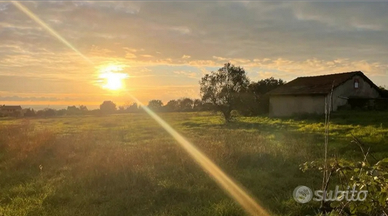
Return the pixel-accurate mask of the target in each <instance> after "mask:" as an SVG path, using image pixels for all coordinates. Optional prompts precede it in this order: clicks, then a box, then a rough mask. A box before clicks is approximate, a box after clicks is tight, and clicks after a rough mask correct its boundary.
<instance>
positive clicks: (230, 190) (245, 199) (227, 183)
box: [12, 1, 269, 216]
mask: <svg viewBox="0 0 388 216" xmlns="http://www.w3.org/2000/svg"><path fill="white" fill-rule="evenodd" d="M12 3H13V4H14V5H15V6H16V7H17V8H19V9H20V10H21V11H22V12H24V13H25V14H26V15H27V16H29V17H30V18H31V19H33V20H34V21H35V22H37V23H38V24H39V25H40V26H42V27H43V28H44V29H46V30H47V31H48V32H49V33H50V34H51V35H53V36H54V37H56V38H57V39H58V40H59V41H61V42H62V43H64V44H65V45H66V46H67V47H69V48H71V49H72V50H73V51H74V52H76V53H77V54H78V55H80V56H81V57H82V58H83V59H85V60H86V61H87V62H88V63H90V64H92V65H93V62H92V61H91V60H90V59H89V58H87V57H86V56H85V55H83V54H82V53H81V52H80V51H78V50H77V49H76V48H75V47H74V46H73V45H71V44H70V43H69V42H67V40H65V39H64V38H63V37H62V36H60V35H59V34H58V33H57V32H56V31H54V30H53V29H51V28H50V27H49V26H48V25H47V24H46V23H44V22H43V21H42V20H41V19H40V18H39V17H37V16H36V15H35V14H33V13H32V12H31V11H30V10H28V8H26V7H25V6H23V5H22V4H21V3H19V2H15V1H12ZM115 82H116V81H115ZM128 94H129V92H128ZM129 96H130V97H131V98H132V99H133V100H135V101H136V102H137V103H138V104H140V105H141V104H142V103H141V102H140V101H139V100H138V99H137V98H135V97H134V96H132V95H131V94H129ZM141 107H142V108H143V109H144V110H145V112H146V113H147V114H148V115H150V116H151V117H152V118H153V119H154V120H155V121H156V122H157V123H158V124H159V125H160V126H161V127H163V129H165V130H166V131H167V132H168V133H169V134H170V135H171V136H172V137H173V138H174V139H175V140H176V141H177V142H178V143H179V145H180V146H181V147H182V148H183V149H185V150H186V151H187V153H188V154H189V155H190V156H191V157H192V158H193V159H194V160H195V161H196V162H197V163H198V164H199V165H200V166H201V167H202V169H203V170H205V171H207V172H208V174H209V175H210V176H211V177H212V178H213V179H214V181H215V182H216V183H217V184H218V185H219V186H220V187H221V188H222V189H223V190H224V191H225V192H226V193H227V194H228V195H229V196H230V197H231V198H233V199H234V200H235V201H236V202H237V203H239V204H240V205H241V206H242V207H243V209H244V210H245V211H246V212H247V213H249V214H250V215H255V216H256V215H263V216H267V215H269V214H268V213H267V212H266V211H265V210H264V209H263V208H262V207H261V206H260V205H259V204H257V202H256V201H255V200H254V199H253V198H252V197H251V196H250V195H249V194H248V193H247V192H246V191H244V189H242V187H241V186H239V185H238V184H237V183H235V182H234V181H233V180H232V179H231V178H230V177H229V176H227V175H226V174H225V173H224V172H223V171H222V170H221V169H220V168H219V167H218V166H217V165H216V164H214V163H213V162H212V161H211V160H210V159H209V158H208V157H206V155H204V154H203V153H202V152H201V151H200V150H198V149H197V148H196V147H195V146H194V145H193V144H191V143H190V142H189V141H187V140H186V139H185V138H184V137H183V136H182V135H180V134H179V133H178V132H177V131H175V130H174V129H173V128H172V127H171V126H170V125H169V124H167V123H166V122H165V121H164V120H163V119H162V118H160V117H159V116H158V115H157V114H156V113H154V112H152V111H151V110H150V109H148V108H147V107H146V106H143V105H142V106H141Z"/></svg>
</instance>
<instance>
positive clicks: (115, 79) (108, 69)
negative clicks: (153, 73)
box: [99, 65, 129, 91]
mask: <svg viewBox="0 0 388 216" xmlns="http://www.w3.org/2000/svg"><path fill="white" fill-rule="evenodd" d="M122 70H123V67H122V66H119V65H108V66H105V67H102V68H101V69H100V75H99V78H100V79H101V82H102V85H101V86H102V87H103V88H105V89H109V90H113V91H116V90H122V89H124V88H125V84H124V80H125V79H127V78H129V76H128V74H125V73H120V71H122Z"/></svg>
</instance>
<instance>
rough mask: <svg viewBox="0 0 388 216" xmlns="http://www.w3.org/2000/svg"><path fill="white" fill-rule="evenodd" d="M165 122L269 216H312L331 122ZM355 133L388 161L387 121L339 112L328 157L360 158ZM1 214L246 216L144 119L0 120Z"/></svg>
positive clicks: (200, 118) (188, 117)
mask: <svg viewBox="0 0 388 216" xmlns="http://www.w3.org/2000/svg"><path fill="white" fill-rule="evenodd" d="M161 116H162V118H163V119H165V120H166V121H167V122H168V123H170V124H171V126H172V127H174V128H175V129H176V130H177V131H178V132H179V133H181V134H182V135H183V136H185V137H186V138H187V139H188V140H189V141H190V142H192V143H194V144H195V145H196V146H197V147H198V148H199V149H201V150H202V151H203V152H204V153H205V154H206V155H207V156H208V157H209V158H210V159H212V160H213V161H214V162H215V163H216V164H218V165H219V166H220V167H221V168H222V169H223V170H224V171H225V172H226V173H227V174H228V175H230V176H231V177H232V178H233V179H235V180H236V181H238V182H239V183H241V185H243V186H244V187H245V188H246V189H247V190H248V191H249V192H250V193H251V194H252V195H253V196H254V197H256V198H257V200H258V202H259V203H260V204H261V205H262V206H263V207H264V208H265V209H267V210H268V211H269V212H270V213H271V215H306V214H314V212H315V210H314V209H315V208H316V207H317V205H318V203H310V204H297V203H296V202H295V201H294V200H293V198H292V191H293V190H294V188H295V187H296V186H298V185H306V186H309V187H311V188H320V183H321V173H319V172H305V173H303V172H301V171H300V170H299V165H300V164H302V163H303V162H306V161H311V160H315V159H318V158H322V157H323V143H324V135H323V132H324V125H323V119H324V118H323V117H322V118H318V117H314V118H311V117H310V118H304V119H303V118H298V119H296V118H294V119H271V118H266V117H239V118H237V119H236V120H235V121H234V122H232V123H230V124H227V125H226V124H224V123H223V121H222V119H221V118H220V117H219V116H217V115H214V114H212V113H163V114H161ZM352 135H354V136H356V137H357V138H359V139H360V140H362V141H363V142H364V143H365V144H367V145H369V146H371V153H372V154H373V155H374V157H376V158H383V157H388V145H387V144H388V136H387V135H388V115H387V113H376V112H374V113H373V112H360V113H355V112H350V113H349V112H348V113H335V114H334V115H332V120H331V130H330V140H329V148H330V149H329V155H330V156H331V157H342V158H345V159H347V160H357V159H360V158H362V154H361V152H360V150H359V147H358V146H356V145H355V144H352V143H351V140H352ZM0 186H1V187H0V215H1V216H22V215H23V216H24V215H26V216H27V215H28V216H33V215H37V216H38V215H50V216H51V215H87V216H94V215H96V216H97V215H193V216H194V215H244V214H245V213H244V211H243V210H242V209H241V208H240V206H239V205H238V204H235V202H234V201H233V200H232V199H231V198H229V197H228V196H227V195H226V194H225V192H224V191H222V190H221V189H220V188H219V187H218V186H217V184H215V183H214V182H213V180H212V179H211V178H210V177H209V176H208V174H207V173H205V172H204V171H203V170H202V169H201V168H200V167H199V166H198V165H197V164H196V163H195V162H194V161H193V160H192V159H191V158H190V157H189V156H188V154H187V153H186V152H184V150H183V149H181V147H180V146H179V145H177V144H176V141H175V140H174V139H173V138H172V137H170V136H169V135H168V134H167V133H166V132H165V131H164V130H163V129H162V128H161V127H160V126H159V125H158V124H156V122H155V121H154V120H152V119H151V118H150V117H149V116H148V115H147V114H145V113H136V114H117V115H110V116H100V117H97V116H74V117H58V118H36V119H35V118H34V119H0Z"/></svg>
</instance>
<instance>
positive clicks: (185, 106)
mask: <svg viewBox="0 0 388 216" xmlns="http://www.w3.org/2000/svg"><path fill="white" fill-rule="evenodd" d="M193 105H194V101H193V100H192V99H190V98H182V99H180V100H179V110H180V111H181V112H190V111H192V110H193Z"/></svg>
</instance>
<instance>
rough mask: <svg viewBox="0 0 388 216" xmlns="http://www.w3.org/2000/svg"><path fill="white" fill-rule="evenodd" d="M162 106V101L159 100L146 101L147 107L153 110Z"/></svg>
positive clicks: (157, 109) (160, 108)
mask: <svg viewBox="0 0 388 216" xmlns="http://www.w3.org/2000/svg"><path fill="white" fill-rule="evenodd" d="M162 107H163V102H162V101H161V100H151V101H150V102H148V108H150V109H152V110H153V111H161V110H162Z"/></svg>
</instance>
